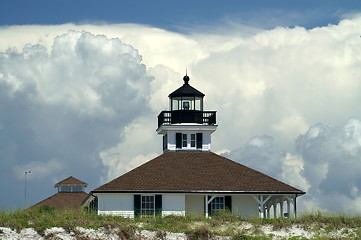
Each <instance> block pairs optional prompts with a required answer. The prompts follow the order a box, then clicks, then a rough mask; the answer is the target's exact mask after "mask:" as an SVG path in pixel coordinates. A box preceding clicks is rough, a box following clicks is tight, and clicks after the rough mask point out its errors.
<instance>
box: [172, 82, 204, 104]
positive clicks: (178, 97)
mask: <svg viewBox="0 0 361 240" xmlns="http://www.w3.org/2000/svg"><path fill="white" fill-rule="evenodd" d="M183 80H184V84H183V86H182V87H180V88H178V89H177V90H175V91H174V92H172V93H171V94H169V100H170V110H171V111H177V110H185V111H189V110H193V111H203V97H204V94H203V93H201V92H200V91H198V90H197V89H195V88H193V87H191V86H190V85H189V77H188V76H187V75H186V76H184V77H183Z"/></svg>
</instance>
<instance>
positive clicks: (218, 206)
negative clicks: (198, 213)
mask: <svg viewBox="0 0 361 240" xmlns="http://www.w3.org/2000/svg"><path fill="white" fill-rule="evenodd" d="M223 209H224V197H215V198H214V199H213V200H212V202H211V214H215V213H216V212H217V211H218V210H223Z"/></svg>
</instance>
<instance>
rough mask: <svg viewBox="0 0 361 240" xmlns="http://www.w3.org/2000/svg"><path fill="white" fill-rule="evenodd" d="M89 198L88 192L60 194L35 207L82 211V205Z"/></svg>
mask: <svg viewBox="0 0 361 240" xmlns="http://www.w3.org/2000/svg"><path fill="white" fill-rule="evenodd" d="M86 196H87V193H86V192H58V193H56V194H54V195H52V196H50V197H48V198H47V199H44V200H43V201H41V202H39V203H37V204H35V205H34V206H32V208H33V207H39V206H49V207H55V208H58V209H80V203H81V202H82V201H83V200H84V199H85V197H86Z"/></svg>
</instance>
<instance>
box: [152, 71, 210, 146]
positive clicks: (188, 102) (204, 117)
mask: <svg viewBox="0 0 361 240" xmlns="http://www.w3.org/2000/svg"><path fill="white" fill-rule="evenodd" d="M189 80H190V78H189V76H188V75H186V76H184V77H183V81H184V84H183V86H181V87H180V88H178V89H177V90H175V91H174V92H172V93H171V94H169V95H168V97H169V110H167V111H162V112H161V113H160V114H159V115H158V128H157V133H158V134H160V135H163V151H164V152H167V151H210V150H211V134H212V133H213V132H214V131H216V129H217V125H216V111H204V110H203V107H204V102H203V98H204V96H205V95H204V94H203V93H201V92H200V91H198V90H197V89H195V88H194V87H192V86H191V85H190V84H189Z"/></svg>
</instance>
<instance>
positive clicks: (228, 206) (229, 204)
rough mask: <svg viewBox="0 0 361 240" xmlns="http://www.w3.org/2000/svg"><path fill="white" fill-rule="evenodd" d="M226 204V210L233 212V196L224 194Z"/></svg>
mask: <svg viewBox="0 0 361 240" xmlns="http://www.w3.org/2000/svg"><path fill="white" fill-rule="evenodd" d="M224 205H225V208H226V210H229V211H230V212H232V196H224Z"/></svg>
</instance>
